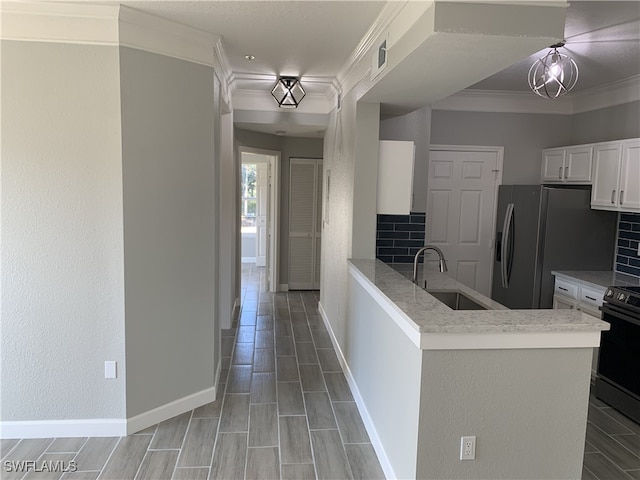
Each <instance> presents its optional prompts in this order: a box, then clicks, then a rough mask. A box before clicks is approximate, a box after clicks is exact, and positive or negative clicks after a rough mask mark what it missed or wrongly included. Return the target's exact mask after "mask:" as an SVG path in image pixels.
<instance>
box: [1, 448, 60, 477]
mask: <svg viewBox="0 0 640 480" xmlns="http://www.w3.org/2000/svg"><path fill="white" fill-rule="evenodd" d="M52 442H53V438H31V439H23V440H20V442H19V443H18V444H17V445H16V446H15V447H14V448H13V450H11V451H10V452H9V453H8V454H7V455H6V456H5V458H4V460H3V461H2V479H3V480H14V479H18V478H22V477H23V476H24V475H25V472H26V470H23V469H20V468H19V467H17V466H15V464H14V463H13V462H21V461H34V462H35V461H37V460H38V458H39V457H40V455H42V454H43V453H44V452H45V451H46V450H47V448H48V447H49V445H51V443H52ZM7 462H10V463H7ZM8 464H10V465H11V466H12V467H11V468H7V467H6V465H8ZM8 470H10V471H8Z"/></svg>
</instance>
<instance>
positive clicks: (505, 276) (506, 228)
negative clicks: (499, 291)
mask: <svg viewBox="0 0 640 480" xmlns="http://www.w3.org/2000/svg"><path fill="white" fill-rule="evenodd" d="M513 206H514V205H513V203H510V204H509V205H507V211H506V213H505V215H504V224H503V227H502V235H503V237H502V245H501V246H500V247H501V252H500V257H501V258H502V262H501V263H500V271H501V274H502V287H503V288H508V287H509V273H510V272H508V270H507V267H508V263H509V262H508V261H507V259H508V253H507V249H508V247H509V236H510V234H511V221H512V219H513Z"/></svg>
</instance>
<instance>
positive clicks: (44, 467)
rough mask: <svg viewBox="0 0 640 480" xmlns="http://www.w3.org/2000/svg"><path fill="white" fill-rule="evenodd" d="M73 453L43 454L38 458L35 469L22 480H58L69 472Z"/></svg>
mask: <svg viewBox="0 0 640 480" xmlns="http://www.w3.org/2000/svg"><path fill="white" fill-rule="evenodd" d="M74 457H75V453H44V454H42V455H41V456H40V458H38V463H37V469H38V470H39V471H35V470H32V471H31V472H29V473H28V474H27V475H26V476H25V477H24V480H58V479H59V478H60V477H62V475H63V474H64V473H65V470H67V471H68V470H70V468H71V463H70V462H71V461H72V460H73V458H74Z"/></svg>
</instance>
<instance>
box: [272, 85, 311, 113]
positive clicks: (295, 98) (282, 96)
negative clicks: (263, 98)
mask: <svg viewBox="0 0 640 480" xmlns="http://www.w3.org/2000/svg"><path fill="white" fill-rule="evenodd" d="M271 95H273V98H275V99H276V102H278V106H280V107H281V108H297V107H298V105H300V101H301V100H302V99H303V98H304V96H305V93H304V89H303V88H302V85H300V80H299V79H298V78H297V77H280V78H278V82H277V83H276V84H275V86H274V87H273V90H271Z"/></svg>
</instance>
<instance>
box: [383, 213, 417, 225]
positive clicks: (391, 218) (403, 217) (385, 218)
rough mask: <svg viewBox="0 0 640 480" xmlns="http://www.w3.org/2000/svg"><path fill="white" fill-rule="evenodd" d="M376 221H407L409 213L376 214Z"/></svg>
mask: <svg viewBox="0 0 640 480" xmlns="http://www.w3.org/2000/svg"><path fill="white" fill-rule="evenodd" d="M377 220H378V223H409V220H410V217H409V215H385V214H379V215H378V218H377Z"/></svg>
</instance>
